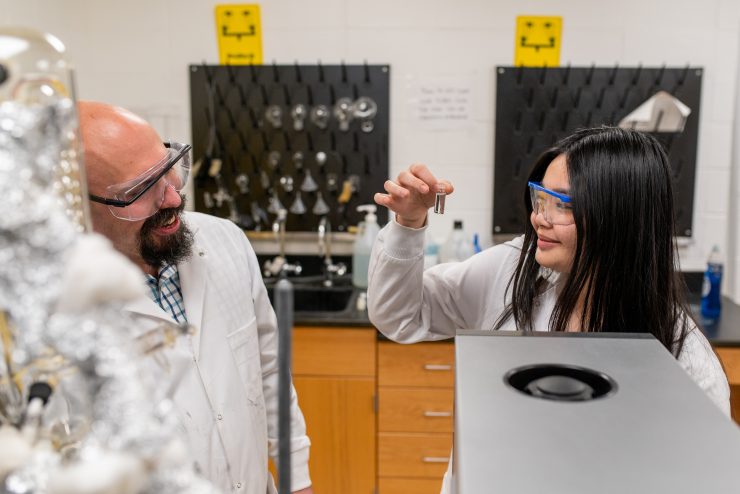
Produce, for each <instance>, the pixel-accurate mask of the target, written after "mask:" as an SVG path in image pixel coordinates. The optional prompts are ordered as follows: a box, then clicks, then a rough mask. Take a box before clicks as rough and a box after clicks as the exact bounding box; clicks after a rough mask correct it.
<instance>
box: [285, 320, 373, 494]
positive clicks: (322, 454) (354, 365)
mask: <svg viewBox="0 0 740 494" xmlns="http://www.w3.org/2000/svg"><path fill="white" fill-rule="evenodd" d="M376 348H377V333H376V331H375V330H374V329H358V328H326V329H324V328H296V329H295V330H294V332H293V369H292V370H293V384H294V385H295V388H296V391H297V393H298V402H299V404H300V406H301V410H302V411H303V415H304V417H305V418H306V428H307V430H308V435H309V437H310V438H311V458H310V460H309V467H310V470H311V479H312V481H313V486H314V491H315V492H316V493H317V494H318V493H320V494H347V493H353V494H355V493H356V494H373V493H374V492H376V488H375V486H376V469H375V461H376V460H375V454H376V450H377V447H376V437H377V433H376V422H377V421H376V414H375V396H376V378H375V376H376V366H377V358H376V355H377V353H376Z"/></svg>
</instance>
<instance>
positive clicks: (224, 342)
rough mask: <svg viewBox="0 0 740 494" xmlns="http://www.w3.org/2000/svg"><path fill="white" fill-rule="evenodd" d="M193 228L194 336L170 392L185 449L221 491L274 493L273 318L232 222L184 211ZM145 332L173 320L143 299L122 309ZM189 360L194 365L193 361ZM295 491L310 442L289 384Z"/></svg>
mask: <svg viewBox="0 0 740 494" xmlns="http://www.w3.org/2000/svg"><path fill="white" fill-rule="evenodd" d="M183 219H184V221H186V222H187V224H188V225H189V226H190V228H191V229H192V231H193V232H194V245H193V255H192V257H191V259H189V260H188V261H186V262H183V263H180V264H178V266H177V269H178V271H179V274H180V284H181V287H182V293H183V298H184V302H185V313H186V316H187V319H188V322H189V323H190V324H191V325H192V326H193V327H194V328H195V333H194V334H193V335H192V336H191V337H181V338H180V341H178V342H177V344H176V348H175V349H174V350H172V351H173V352H177V353H179V354H180V355H183V354H186V355H187V357H188V358H189V360H190V362H189V365H188V366H187V367H188V368H187V370H186V371H185V375H184V377H183V378H182V381H181V382H180V383H179V384H178V386H177V388H176V391H175V393H174V402H175V406H176V408H177V411H178V413H179V416H180V419H181V420H182V423H183V425H184V427H185V430H186V432H187V437H188V439H189V443H190V448H191V453H192V455H193V457H194V459H195V461H196V464H197V466H198V468H199V469H200V470H201V472H202V473H203V475H204V476H205V477H206V478H208V479H210V480H211V481H212V482H213V483H214V484H216V485H217V486H218V487H220V488H221V489H222V490H223V491H224V492H235V493H240V492H243V493H250V494H251V493H273V492H275V487H274V485H273V481H272V478H271V477H270V475H269V473H268V471H267V456H268V445H269V454H270V456H272V457H275V456H276V455H277V406H278V405H277V403H278V399H277V384H278V379H277V377H278V376H277V321H276V317H275V313H274V311H273V309H272V306H271V305H270V302H269V299H268V298H267V291H266V289H265V286H264V283H263V282H262V277H261V275H260V269H259V265H258V262H257V257H256V256H255V254H254V251H253V249H252V247H251V245H250V244H249V241H248V240H247V238H246V236H245V235H244V233H243V232H242V231H241V230H240V229H239V228H237V227H236V226H235V225H234V224H232V223H231V222H229V221H226V220H222V219H219V218H215V217H211V216H207V215H203V214H199V213H185V214H184V215H183ZM126 309H127V310H129V311H130V312H131V313H133V314H134V315H135V316H136V318H137V320H140V321H141V323H142V326H141V327H138V328H137V331H145V330H146V329H147V328H152V327H154V326H156V325H158V324H160V323H161V322H162V321H163V320H166V321H170V322H174V321H173V320H172V318H171V317H170V316H169V315H168V314H167V313H165V312H164V311H163V310H162V309H161V308H160V307H159V306H158V305H157V304H155V303H154V302H153V301H152V300H151V299H149V298H148V297H143V298H141V299H139V300H137V301H136V302H134V303H131V304H129V306H127V307H126ZM190 364H192V365H190ZM291 391H292V404H291V416H292V419H291V437H292V439H291V451H292V455H291V466H292V468H291V470H292V475H291V477H292V484H293V485H292V489H291V491H295V490H298V489H303V488H305V487H308V486H309V485H310V484H311V481H310V479H309V475H308V453H309V445H310V441H309V439H308V437H307V436H306V425H305V422H304V420H303V415H302V414H301V411H300V409H299V408H298V401H297V397H296V394H295V390H294V389H293V388H292V387H291Z"/></svg>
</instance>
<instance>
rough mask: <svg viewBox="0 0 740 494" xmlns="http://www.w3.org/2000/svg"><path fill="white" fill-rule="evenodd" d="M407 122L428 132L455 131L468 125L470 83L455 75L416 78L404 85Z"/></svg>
mask: <svg viewBox="0 0 740 494" xmlns="http://www.w3.org/2000/svg"><path fill="white" fill-rule="evenodd" d="M407 89H408V90H407V95H408V105H409V113H410V117H411V120H413V121H415V122H416V123H417V124H418V125H419V126H421V127H422V128H426V129H428V130H440V131H446V130H457V129H461V128H465V127H468V126H469V125H470V124H471V119H472V116H471V114H472V110H473V82H472V80H471V79H470V78H466V77H459V76H434V77H425V78H424V79H423V80H421V79H416V80H413V81H410V82H409V84H408V85H407Z"/></svg>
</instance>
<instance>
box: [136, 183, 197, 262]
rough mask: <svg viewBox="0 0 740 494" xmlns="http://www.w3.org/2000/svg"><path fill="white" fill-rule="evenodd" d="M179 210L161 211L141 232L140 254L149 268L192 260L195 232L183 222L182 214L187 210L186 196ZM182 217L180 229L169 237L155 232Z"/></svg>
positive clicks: (143, 226)
mask: <svg viewBox="0 0 740 494" xmlns="http://www.w3.org/2000/svg"><path fill="white" fill-rule="evenodd" d="M180 197H181V198H182V203H181V204H180V206H179V207H177V208H168V209H160V210H159V211H157V212H156V213H155V214H154V216H152V217H150V218H149V219H147V220H146V221H145V222H144V224H143V225H142V226H141V231H140V232H139V252H140V254H141V257H142V259H143V260H144V262H145V263H147V264H148V265H149V266H152V267H155V268H157V269H159V268H161V267H162V266H165V265H167V264H177V263H179V262H181V261H185V260H187V259H189V258H190V256H191V254H192V248H193V232H192V231H191V230H190V228H188V226H187V224H185V222H184V221H182V217H181V216H180V213H182V211H183V210H184V209H185V196H184V195H182V194H181V195H180ZM173 215H174V216H177V217H180V228H178V229H177V231H176V232H175V233H173V234H172V235H167V236H160V235H156V234H155V233H154V232H153V230H154V229H156V228H159V227H162V226H164V225H165V224H167V222H169V221H170V220H171V219H172V217H173Z"/></svg>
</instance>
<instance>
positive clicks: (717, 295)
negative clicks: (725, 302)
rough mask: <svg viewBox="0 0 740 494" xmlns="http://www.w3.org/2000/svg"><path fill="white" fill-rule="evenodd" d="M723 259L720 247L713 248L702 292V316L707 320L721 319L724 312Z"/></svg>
mask: <svg viewBox="0 0 740 494" xmlns="http://www.w3.org/2000/svg"><path fill="white" fill-rule="evenodd" d="M721 289H722V257H721V255H720V252H719V247H718V246H716V245H715V246H714V247H712V252H711V253H710V254H709V259H708V261H707V270H706V271H705V272H704V285H703V286H702V290H701V315H702V317H704V318H705V319H709V320H714V319H718V318H719V314H720V311H721V310H722V300H721V297H722V290H721Z"/></svg>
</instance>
